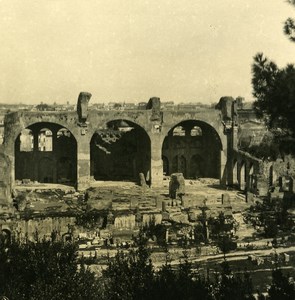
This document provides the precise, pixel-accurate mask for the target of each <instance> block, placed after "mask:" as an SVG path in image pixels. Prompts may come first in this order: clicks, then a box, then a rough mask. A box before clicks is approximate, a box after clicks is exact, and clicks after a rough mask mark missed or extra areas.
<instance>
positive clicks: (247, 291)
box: [216, 261, 254, 300]
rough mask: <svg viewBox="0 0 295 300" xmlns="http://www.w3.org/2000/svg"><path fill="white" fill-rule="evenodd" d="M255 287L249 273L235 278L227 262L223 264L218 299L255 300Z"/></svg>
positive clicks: (218, 285) (218, 284) (217, 292)
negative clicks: (253, 294)
mask: <svg viewBox="0 0 295 300" xmlns="http://www.w3.org/2000/svg"><path fill="white" fill-rule="evenodd" d="M252 293H253V286H252V280H251V277H250V275H249V273H247V272H244V274H243V276H241V275H239V274H238V275H237V276H234V275H233V274H232V271H231V269H230V267H229V264H228V262H227V261H224V262H223V263H221V273H220V274H219V280H218V282H217V290H216V294H217V297H216V298H217V299H219V300H227V299H254V297H253V296H252Z"/></svg>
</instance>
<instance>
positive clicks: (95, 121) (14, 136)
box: [4, 94, 228, 189]
mask: <svg viewBox="0 0 295 300" xmlns="http://www.w3.org/2000/svg"><path fill="white" fill-rule="evenodd" d="M87 95H88V94H87ZM87 95H86V96H87ZM80 98H81V97H80ZM80 98H79V99H80ZM82 98H83V97H82ZM86 98H87V99H86V100H87V101H84V102H83V101H82V100H83V99H84V98H83V99H82V100H81V99H80V100H81V101H82V102H83V103H82V102H81V101H80V102H79V101H78V111H77V112H25V111H23V112H16V113H10V114H8V115H6V117H5V136H4V152H5V154H6V155H7V156H8V158H9V160H10V162H11V168H10V169H9V171H10V174H8V173H7V174H6V175H7V176H8V175H9V177H11V178H12V184H14V181H15V175H16V173H15V169H17V170H20V171H19V172H17V179H21V178H22V177H27V176H29V178H31V179H32V180H40V176H39V175H38V174H37V175H36V172H35V171H34V172H32V173H33V174H31V172H30V171H29V170H30V168H31V169H32V164H31V162H32V163H34V164H37V166H34V167H33V169H35V168H36V169H38V168H41V169H44V168H45V167H42V166H41V167H40V163H39V162H38V161H39V159H40V158H41V156H42V155H43V156H46V155H47V156H48V155H50V154H48V153H47V154H44V153H43V154H40V153H34V154H30V153H26V154H20V153H18V149H19V145H18V143H19V140H18V137H19V135H20V133H21V132H22V130H24V129H25V128H32V129H34V128H35V127H38V126H41V125H42V123H43V124H45V123H46V124H52V126H53V127H52V130H53V131H54V130H55V126H56V129H58V128H61V127H64V128H67V129H68V130H69V131H70V132H71V134H72V135H73V137H74V138H75V140H76V141H77V147H76V152H77V154H74V156H75V155H76V156H77V158H76V169H77V170H76V171H75V172H74V175H72V176H73V177H76V182H77V187H78V189H83V188H85V187H87V186H88V185H89V182H90V181H91V180H92V177H91V175H94V174H91V169H93V164H95V163H96V162H95V159H96V160H97V158H95V159H91V146H90V145H91V141H92V138H93V136H94V135H95V134H96V133H97V131H98V130H100V131H101V130H105V129H107V128H108V125H107V124H108V123H109V122H111V121H114V120H125V121H127V122H131V123H134V124H135V125H136V126H138V128H141V130H143V132H145V133H146V136H147V137H148V138H149V142H150V145H148V144H149V142H148V138H147V139H142V138H140V137H139V135H136V136H135V139H130V140H129V139H127V140H126V144H128V145H127V149H128V151H129V152H132V151H131V150H132V147H133V144H132V143H134V140H135V141H136V146H135V147H133V148H134V149H133V159H135V161H136V166H134V162H132V157H131V156H130V157H128V159H127V158H126V160H125V162H126V163H127V164H128V162H129V161H130V162H129V165H128V168H127V169H129V171H130V172H127V173H128V174H127V175H128V176H129V175H130V174H132V177H133V180H135V177H137V176H136V173H139V172H141V171H143V173H145V176H146V177H148V178H149V179H150V180H151V183H152V185H156V184H159V185H161V184H162V180H163V161H162V155H163V153H162V146H163V142H164V139H165V137H166V136H167V134H168V132H169V131H170V130H171V128H174V127H175V126H176V125H177V124H179V123H181V122H183V121H189V120H197V121H199V122H203V123H204V124H207V125H208V126H207V127H206V126H205V127H204V133H205V134H207V136H208V138H207V139H206V142H205V144H204V145H203V149H205V148H208V149H210V151H211V152H210V153H212V155H211V156H210V157H209V156H207V157H206V161H207V163H208V164H211V165H208V166H207V167H208V169H209V170H213V169H214V171H212V172H211V173H210V172H209V173H208V174H206V176H207V175H208V176H214V177H220V179H221V180H223V179H224V176H226V171H225V169H226V161H227V155H228V151H227V148H228V144H227V139H228V134H227V133H225V131H224V124H223V123H222V120H223V116H222V113H223V111H222V110H216V109H209V108H198V109H197V110H195V111H185V110H181V111H174V110H173V111H165V112H162V111H161V110H160V99H159V98H156V97H154V98H152V99H151V101H150V102H149V105H148V107H147V109H146V110H132V111H127V110H126V111H124V110H123V111H118V110H116V111H110V110H105V111H103V110H89V109H88V106H87V104H88V101H89V99H90V94H89V95H88V96H87V97H86ZM79 103H80V106H79ZM42 126H43V125H42ZM48 126H49V125H48ZM50 126H51V125H50ZM207 128H212V131H210V130H209V131H208V132H206V130H207ZM134 132H135V131H134ZM213 132H214V134H213ZM140 135H141V134H140ZM215 140H219V143H220V147H218V151H217V150H216V149H215V148H216V147H215V145H216V143H215ZM122 141H123V140H122ZM121 146H122V149H121V150H120V147H121ZM121 146H120V145H119V144H118V149H116V150H115V151H114V152H115V153H116V154H115V156H116V158H114V157H113V162H112V163H113V164H115V162H116V160H118V158H117V157H118V156H119V155H120V154H121V156H122V155H124V150H123V149H124V147H125V145H123V144H122V145H121ZM148 147H149V148H150V153H149V151H146V152H145V151H143V149H146V148H148ZM59 148H60V149H65V147H64V146H61V147H59ZM193 148H196V147H194V146H193V145H191V146H190V143H188V147H187V149H186V152H189V153H190V154H191V155H194V154H195V155H197V154H198V153H197V152H194V150H192V149H193ZM66 149H67V148H66ZM73 149H74V146H71V147H70V148H69V149H67V152H73ZM214 149H215V150H216V151H215V150H214ZM35 150H36V148H35ZM61 151H62V150H60V151H59V150H57V152H55V153H53V156H54V157H51V158H50V157H47V156H46V157H47V158H49V159H51V161H55V162H56V161H58V160H59V159H58V157H59V156H64V154H63V153H61ZM204 151H205V150H204ZM193 152H194V153H193ZM215 152H216V153H215ZM217 152H218V153H217ZM16 154H17V155H18V158H16ZM178 154H180V153H178ZM219 154H220V156H219ZM34 155H35V156H34ZM23 156H25V157H23ZM30 156H32V157H30ZM36 156H38V159H37V160H35V158H36ZM39 156H40V157H39ZM95 156H96V155H95ZM216 157H217V160H216V161H215V160H214V159H215V158H216ZM107 159H109V157H107V156H106V157H103V158H102V159H98V167H95V168H94V169H96V170H100V167H101V166H102V162H103V163H104V164H107V162H106V160H107ZM190 159H191V157H190V158H187V161H188V162H187V164H188V165H189V164H190V163H191V162H190ZM24 161H26V162H27V167H25V168H24V169H22V168H23V167H21V166H20V165H21V163H22V162H24ZM48 162H49V161H48ZM130 164H132V166H130ZM45 165H46V164H44V166H45ZM47 165H48V164H47ZM50 165H51V164H50ZM53 165H54V166H55V169H54V170H53V171H52V172H53V173H54V174H55V175H54V176H55V178H54V179H53V182H59V179H58V178H64V177H65V178H66V177H67V176H65V175H64V174H63V172H62V171H61V169H63V168H64V166H62V165H59V164H58V163H54V164H53ZM216 165H217V167H216ZM207 167H206V168H207ZM124 168H125V169H126V166H125V167H124ZM124 168H123V166H121V167H119V169H120V170H121V171H123V169H124ZM102 169H106V168H102ZM9 171H8V170H6V172H9ZM124 171H125V170H124ZM188 172H189V176H191V175H192V173H193V171H192V170H190V171H188ZM37 173H38V172H37ZM100 175H101V174H100ZM54 176H53V177H54ZM128 176H127V177H128ZM41 177H44V176H41ZM45 177H46V176H45ZM43 181H44V180H43ZM72 181H73V180H72Z"/></svg>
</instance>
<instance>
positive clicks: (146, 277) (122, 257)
mask: <svg viewBox="0 0 295 300" xmlns="http://www.w3.org/2000/svg"><path fill="white" fill-rule="evenodd" d="M138 244H139V247H138V249H137V250H130V251H129V253H128V254H126V253H124V252H122V251H119V252H118V253H117V255H116V256H115V258H114V259H110V260H109V262H108V268H107V269H106V270H105V271H104V274H103V277H104V296H105V298H106V299H118V300H119V299H126V300H127V299H149V296H150V295H151V293H152V284H153V277H154V271H153V266H152V264H151V261H150V260H149V251H148V249H147V248H146V247H145V244H146V239H145V238H144V237H143V236H142V235H140V237H139V240H138ZM150 298H152V296H151V297H150Z"/></svg>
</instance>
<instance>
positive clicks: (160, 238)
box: [142, 217, 167, 247]
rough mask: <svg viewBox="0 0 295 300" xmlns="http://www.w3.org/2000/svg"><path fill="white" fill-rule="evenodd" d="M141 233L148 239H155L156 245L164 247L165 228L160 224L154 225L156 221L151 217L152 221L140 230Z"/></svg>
mask: <svg viewBox="0 0 295 300" xmlns="http://www.w3.org/2000/svg"><path fill="white" fill-rule="evenodd" d="M142 233H143V234H144V235H145V236H146V237H147V238H148V239H152V240H154V239H156V241H157V244H158V245H160V246H162V247H166V246H167V245H166V244H167V243H166V227H165V225H162V224H156V220H155V218H154V217H153V218H152V220H151V221H150V222H149V223H148V224H147V225H144V226H143V228H142Z"/></svg>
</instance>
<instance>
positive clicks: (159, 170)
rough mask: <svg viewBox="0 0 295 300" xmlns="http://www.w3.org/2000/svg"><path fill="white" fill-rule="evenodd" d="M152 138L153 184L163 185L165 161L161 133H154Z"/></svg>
mask: <svg viewBox="0 0 295 300" xmlns="http://www.w3.org/2000/svg"><path fill="white" fill-rule="evenodd" d="M150 139H151V185H152V186H161V185H162V184H163V161H162V143H163V139H162V136H161V134H160V133H152V134H151V135H150Z"/></svg>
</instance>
